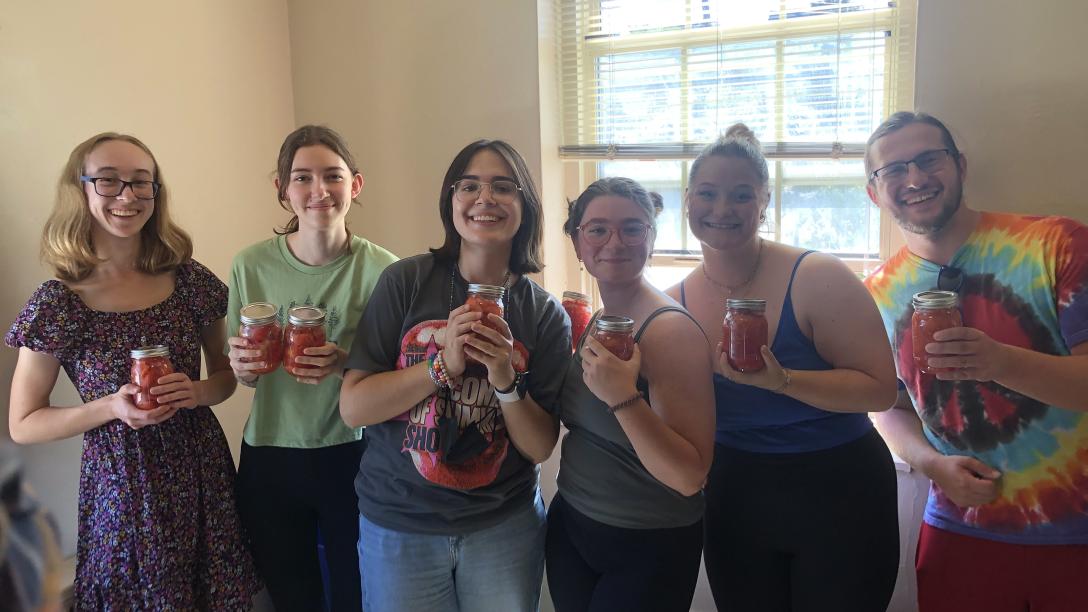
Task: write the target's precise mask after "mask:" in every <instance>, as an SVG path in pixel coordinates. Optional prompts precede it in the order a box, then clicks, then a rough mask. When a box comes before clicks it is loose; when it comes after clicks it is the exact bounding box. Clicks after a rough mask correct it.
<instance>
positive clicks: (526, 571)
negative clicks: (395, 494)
mask: <svg viewBox="0 0 1088 612" xmlns="http://www.w3.org/2000/svg"><path fill="white" fill-rule="evenodd" d="M545 531H546V520H545V513H544V500H542V499H541V498H540V493H539V492H538V493H537V496H536V500H535V501H534V502H533V504H532V505H531V506H526V507H525V508H524V509H522V510H519V511H518V512H517V513H516V514H514V515H513V516H511V517H510V518H508V519H506V520H505V521H503V522H502V523H499V524H498V525H495V526H494V527H489V528H487V529H482V530H480V531H474V532H472V533H467V534H462V535H456V536H444V535H428V534H420V533H407V532H403V531H393V530H391V529H386V528H384V527H380V526H378V525H376V524H374V523H372V522H370V521H368V520H367V519H366V517H364V516H362V515H360V516H359V570H360V573H361V574H362V575H363V600H364V602H365V604H364V606H363V608H364V609H365V610H366V611H367V612H400V611H403V612H457V611H461V610H463V611H464V612H492V611H494V612H536V610H537V608H538V604H539V600H540V586H541V580H542V578H543V574H544V535H545Z"/></svg>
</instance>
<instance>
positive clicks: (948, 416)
mask: <svg viewBox="0 0 1088 612" xmlns="http://www.w3.org/2000/svg"><path fill="white" fill-rule="evenodd" d="M865 162H866V168H867V171H868V172H869V173H870V174H869V184H868V187H867V189H868V192H869V197H870V198H871V199H872V200H873V202H874V203H875V204H876V205H877V206H879V207H880V208H881V209H883V211H884V212H885V213H887V214H890V215H892V216H893V217H894V218H895V220H896V222H897V223H898V224H899V226H900V227H901V228H902V230H903V236H904V239H905V241H906V246H905V247H904V248H902V249H901V250H900V251H899V252H898V253H896V254H895V255H893V256H892V257H891V258H890V259H889V260H888V261H887V262H885V263H884V265H883V266H881V268H880V269H879V270H877V271H876V272H875V273H874V274H873V275H871V276H870V277H869V278H868V279H867V281H866V284H867V285H868V287H869V290H870V291H871V292H872V294H873V298H874V299H875V300H876V303H877V305H878V306H879V308H880V312H881V316H882V317H883V318H884V325H885V327H886V329H887V331H888V335H889V337H890V338H891V342H892V347H893V350H894V351H895V357H896V368H897V369H898V372H899V378H900V380H901V382H902V383H903V387H904V388H903V389H902V390H901V392H900V394H899V400H898V402H897V403H896V406H895V409H893V410H889V411H887V412H884V413H881V414H879V415H876V416H875V419H876V421H877V426H878V428H879V430H880V432H881V433H882V434H883V435H884V437H885V439H887V441H888V444H889V446H891V448H892V449H893V450H894V451H895V452H896V453H898V454H899V455H900V456H901V457H903V458H904V459H905V460H906V461H908V462H909V463H910V464H911V465H913V466H914V467H916V468H918V469H920V470H921V471H922V472H923V473H925V474H926V475H927V476H929V477H930V479H932V481H933V485H932V488H931V490H930V495H929V501H928V503H927V505H926V512H925V519H924V521H925V522H924V524H923V526H922V532H921V536H920V539H919V545H918V559H917V564H916V569H917V572H918V596H919V606H920V610H921V611H922V612H933V611H942V612H943V611H945V610H948V611H955V612H965V611H971V610H985V611H986V612H1003V611H1005V610H1008V611H1010V612H1012V611H1016V612H1020V611H1023V610H1028V609H1029V608H1030V610H1032V611H1033V612H1037V611H1043V612H1047V611H1055V612H1056V611H1068V610H1088V588H1086V587H1085V586H1084V584H1083V583H1082V582H1081V581H1083V580H1085V579H1086V578H1088V414H1086V411H1088V227H1086V226H1084V225H1082V224H1080V223H1077V222H1076V221H1073V220H1071V219H1066V218H1061V217H1035V216H1024V215H1012V214H998V213H989V212H981V211H977V210H973V209H971V208H969V207H968V206H967V204H966V203H965V202H964V198H963V181H964V178H965V177H966V172H967V160H966V158H965V156H964V155H963V154H962V153H961V152H960V151H959V149H958V148H957V147H956V143H955V141H954V140H953V139H952V136H951V134H950V133H949V131H948V129H947V128H946V127H945V126H944V124H942V123H941V122H940V121H939V120H937V119H935V118H934V117H932V116H929V115H925V114H922V113H908V112H905V113H897V114H895V115H893V116H892V117H891V118H889V119H888V120H887V121H886V122H884V124H882V125H881V126H880V127H879V128H878V129H877V131H876V132H874V133H873V135H872V137H871V138H870V139H869V143H868V147H867V149H866V157H865ZM930 289H943V290H949V291H956V292H958V293H959V302H960V310H961V312H962V315H963V327H958V328H954V329H949V330H945V331H942V332H938V333H937V334H935V335H934V340H935V341H934V342H932V343H930V344H927V345H926V347H925V353H926V354H927V355H928V362H929V365H930V366H931V367H932V368H941V369H942V370H943V371H940V372H939V373H937V374H923V373H921V372H920V371H919V370H918V368H917V367H916V366H915V364H914V361H913V348H914V347H913V342H912V337H911V317H912V314H913V309H912V307H911V297H912V296H913V295H914V294H915V293H917V292H920V291H926V290H930Z"/></svg>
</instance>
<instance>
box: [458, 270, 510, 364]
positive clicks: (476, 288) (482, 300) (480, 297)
mask: <svg viewBox="0 0 1088 612" xmlns="http://www.w3.org/2000/svg"><path fill="white" fill-rule="evenodd" d="M504 295H506V288H505V287H500V286H498V285H484V284H480V283H469V286H468V298H467V299H466V300H465V306H468V309H469V312H479V313H483V318H481V319H480V322H481V323H483V324H484V325H486V326H488V327H490V328H491V329H493V330H495V331H498V330H499V326H498V324H497V323H495V322H494V321H492V320H491V318H490V317H488V316H487V315H489V314H493V315H495V316H496V317H499V318H502V316H503V313H504V312H505V309H504V307H503V303H502V298H503V296H504ZM465 359H466V360H468V361H471V362H473V363H476V360H475V359H473V358H472V357H469V356H468V355H465Z"/></svg>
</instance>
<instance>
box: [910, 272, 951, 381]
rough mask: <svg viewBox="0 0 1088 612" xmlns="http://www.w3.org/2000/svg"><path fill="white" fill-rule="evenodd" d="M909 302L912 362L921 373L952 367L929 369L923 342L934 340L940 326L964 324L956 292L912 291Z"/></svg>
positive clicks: (941, 370)
mask: <svg viewBox="0 0 1088 612" xmlns="http://www.w3.org/2000/svg"><path fill="white" fill-rule="evenodd" d="M911 304H912V305H913V306H914V314H913V315H911V318H910V333H911V342H912V344H913V345H914V346H913V348H914V365H915V366H916V367H917V368H918V371H920V372H922V373H923V374H932V373H936V372H947V371H949V370H951V369H952V368H931V367H930V365H929V353H926V345H927V344H929V343H931V342H934V340H933V334H935V333H937V332H939V331H941V330H942V329H951V328H953V327H962V326H963V318H962V317H961V316H960V309H959V295H957V294H956V292H954V291H922V292H919V293H915V294H914V297H913V298H911Z"/></svg>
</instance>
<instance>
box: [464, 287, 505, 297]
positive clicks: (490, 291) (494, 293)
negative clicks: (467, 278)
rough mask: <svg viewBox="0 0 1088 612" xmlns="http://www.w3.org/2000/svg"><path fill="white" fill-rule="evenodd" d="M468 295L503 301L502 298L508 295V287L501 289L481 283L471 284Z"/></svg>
mask: <svg viewBox="0 0 1088 612" xmlns="http://www.w3.org/2000/svg"><path fill="white" fill-rule="evenodd" d="M468 294H469V295H474V294H475V295H478V296H480V297H485V298H490V299H493V300H501V299H502V296H503V295H505V294H506V287H500V286H498V285H484V284H480V283H469V284H468Z"/></svg>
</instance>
